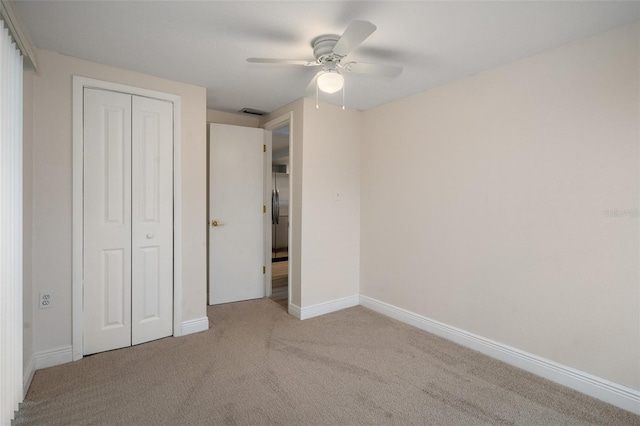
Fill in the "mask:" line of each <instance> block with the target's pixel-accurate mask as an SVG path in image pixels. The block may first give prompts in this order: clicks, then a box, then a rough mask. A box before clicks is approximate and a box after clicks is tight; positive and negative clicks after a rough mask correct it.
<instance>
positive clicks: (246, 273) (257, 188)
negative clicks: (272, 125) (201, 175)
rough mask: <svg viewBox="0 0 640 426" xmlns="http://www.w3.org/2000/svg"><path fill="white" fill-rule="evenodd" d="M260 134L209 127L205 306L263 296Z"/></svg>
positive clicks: (262, 158)
mask: <svg viewBox="0 0 640 426" xmlns="http://www.w3.org/2000/svg"><path fill="white" fill-rule="evenodd" d="M264 140H265V131H264V130H262V129H255V128H249V127H240V126H230V125H225V124H211V125H210V128H209V179H210V181H209V191H210V192H209V304H211V305H214V304H219V303H228V302H236V301H240V300H249V299H257V298H260V297H264V296H265V281H264V280H265V269H264V268H265V257H266V256H265V240H264V238H265V217H266V211H265V208H264V206H265V202H264V167H265V156H266V153H265V152H264V150H263V144H264Z"/></svg>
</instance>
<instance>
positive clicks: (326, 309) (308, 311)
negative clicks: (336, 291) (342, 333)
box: [289, 295, 360, 320]
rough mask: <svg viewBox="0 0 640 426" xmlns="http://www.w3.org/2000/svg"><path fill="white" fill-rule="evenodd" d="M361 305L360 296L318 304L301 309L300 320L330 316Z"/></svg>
mask: <svg viewBox="0 0 640 426" xmlns="http://www.w3.org/2000/svg"><path fill="white" fill-rule="evenodd" d="M359 304H360V298H359V296H358V295H355V296H349V297H343V298H341V299H335V300H330V301H328V302H324V303H318V304H317V305H311V306H306V307H302V308H299V309H300V317H299V318H300V319H301V320H305V319H309V318H314V317H318V316H320V315H325V314H330V313H331V312H336V311H340V310H342V309H347V308H351V307H353V306H358V305H359ZM289 310H291V309H289ZM292 315H293V314H292ZM294 316H295V315H294Z"/></svg>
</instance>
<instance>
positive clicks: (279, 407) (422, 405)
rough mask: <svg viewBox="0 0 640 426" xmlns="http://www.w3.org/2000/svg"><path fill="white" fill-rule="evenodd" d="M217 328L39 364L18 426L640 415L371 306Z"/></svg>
mask: <svg viewBox="0 0 640 426" xmlns="http://www.w3.org/2000/svg"><path fill="white" fill-rule="evenodd" d="M208 314H209V320H210V326H211V328H210V330H208V331H206V332H202V333H198V334H194V335H190V336H185V337H181V338H166V339H162V340H158V341H155V342H150V343H146V344H143V345H139V346H135V347H132V348H126V349H121V350H116V351H111V352H105V353H101V354H97V355H94V356H90V357H86V358H84V359H82V360H80V361H78V362H74V363H70V364H64V365H60V366H57V367H52V368H47V369H44V370H40V371H37V372H36V374H35V377H34V379H33V383H32V385H31V389H30V390H29V393H28V395H27V398H26V400H25V402H24V404H23V405H22V408H21V411H20V413H19V414H18V417H17V420H16V422H15V424H37V425H48V424H52V425H53V424H55V425H78V424H121V425H205V424H229V425H248V424H255V425H266V424H282V425H285V424H287V425H288V424H294V425H359V424H367V425H373V424H375V425H378V424H397V425H417V424H421V425H424V424H430V425H478V424H521V425H582V424H600V425H638V424H640V417H638V416H635V415H633V414H631V413H628V412H626V411H623V410H620V409H617V408H615V407H613V406H610V405H607V404H605V403H603V402H600V401H597V400H595V399H592V398H590V397H587V396H584V395H582V394H579V393H577V392H574V391H572V390H569V389H567V388H564V387H562V386H559V385H555V384H553V383H551V382H548V381H546V380H544V379H541V378H539V377H536V376H534V375H531V374H528V373H526V372H523V371H520V370H518V369H516V368H513V367H510V366H508V365H506V364H504V363H501V362H499V361H496V360H493V359H491V358H488V357H486V356H483V355H481V354H478V353H476V352H473V351H471V350H468V349H465V348H462V347H460V346H457V345H455V344H453V343H450V342H448V341H445V340H443V339H440V338H438V337H435V336H433V335H430V334H428V333H425V332H423V331H421V330H418V329H415V328H412V327H410V326H407V325H405V324H402V323H400V322H397V321H394V320H392V319H388V318H386V317H384V316H382V315H379V314H377V313H375V312H372V311H369V310H367V309H365V308H363V307H355V308H351V309H347V310H344V311H340V312H336V313H333V314H329V315H325V316H322V317H318V318H313V319H309V320H305V321H299V320H296V319H294V318H293V317H291V316H289V315H288V314H287V313H286V312H284V311H282V309H281V308H280V307H279V306H278V305H276V304H275V303H274V302H273V301H271V300H268V299H262V300H254V301H249V302H241V303H233V304H227V305H219V306H215V307H210V308H209V310H208Z"/></svg>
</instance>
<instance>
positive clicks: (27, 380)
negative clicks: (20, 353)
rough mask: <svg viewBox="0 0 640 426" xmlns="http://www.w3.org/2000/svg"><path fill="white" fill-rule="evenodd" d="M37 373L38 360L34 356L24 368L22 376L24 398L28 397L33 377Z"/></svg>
mask: <svg viewBox="0 0 640 426" xmlns="http://www.w3.org/2000/svg"><path fill="white" fill-rule="evenodd" d="M35 373H36V358H35V356H32V357H31V359H30V360H29V363H28V364H27V365H25V366H24V367H23V375H22V398H24V397H25V396H27V391H28V390H29V386H31V382H32V381H33V375H34V374H35Z"/></svg>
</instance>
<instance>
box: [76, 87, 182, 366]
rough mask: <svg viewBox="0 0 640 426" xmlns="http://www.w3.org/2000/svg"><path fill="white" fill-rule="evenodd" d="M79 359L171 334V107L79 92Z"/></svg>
mask: <svg viewBox="0 0 640 426" xmlns="http://www.w3.org/2000/svg"><path fill="white" fill-rule="evenodd" d="M83 243H84V250H83V256H84V263H83V265H84V267H83V269H84V277H83V278H84V280H83V288H84V296H83V301H84V305H83V312H84V326H83V341H84V343H83V346H84V349H83V353H84V354H85V355H89V354H92V353H96V352H102V351H106V350H111V349H117V348H122V347H125V346H131V345H132V344H133V345H135V344H138V343H143V342H147V341H150V340H154V339H158V338H161V337H166V336H170V335H172V334H173V105H172V104H171V103H170V102H165V101H160V100H155V99H149V98H143V97H138V96H131V95H128V94H122V93H115V92H109V91H104V90H94V89H85V92H84V241H83Z"/></svg>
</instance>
